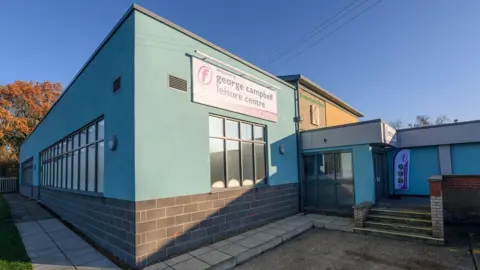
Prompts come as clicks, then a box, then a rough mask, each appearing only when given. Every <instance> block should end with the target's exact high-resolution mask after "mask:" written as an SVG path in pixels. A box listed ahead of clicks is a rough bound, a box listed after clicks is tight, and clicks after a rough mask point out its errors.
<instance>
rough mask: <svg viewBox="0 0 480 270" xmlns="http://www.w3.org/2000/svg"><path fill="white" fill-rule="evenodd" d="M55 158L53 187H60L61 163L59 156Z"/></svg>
mask: <svg viewBox="0 0 480 270" xmlns="http://www.w3.org/2000/svg"><path fill="white" fill-rule="evenodd" d="M55 159H56V160H57V171H56V172H55V187H60V183H61V181H62V174H61V171H62V163H61V160H60V157H59V156H57V157H56V158H55Z"/></svg>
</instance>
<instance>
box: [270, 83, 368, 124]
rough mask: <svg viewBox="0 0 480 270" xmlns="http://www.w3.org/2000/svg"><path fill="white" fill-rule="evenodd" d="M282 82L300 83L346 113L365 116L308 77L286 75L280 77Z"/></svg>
mask: <svg viewBox="0 0 480 270" xmlns="http://www.w3.org/2000/svg"><path fill="white" fill-rule="evenodd" d="M278 77H279V78H281V79H282V80H285V81H287V82H292V81H299V82H300V84H302V85H304V86H306V87H308V88H310V89H312V90H313V91H315V92H316V93H317V94H319V95H321V96H323V97H325V98H326V99H328V100H329V101H331V102H333V103H335V104H337V105H338V106H340V107H342V108H343V109H345V110H346V111H348V112H350V113H351V114H353V115H355V116H357V117H363V116H364V115H363V114H362V113H361V112H359V111H358V110H356V109H355V108H353V107H352V106H350V105H348V104H347V103H346V102H345V101H343V100H341V99H340V98H338V97H336V96H335V95H334V94H332V93H330V92H328V91H327V90H325V89H323V88H322V87H320V86H319V85H318V84H316V83H314V82H313V81H311V80H310V79H308V78H307V77H305V76H303V75H301V74H294V75H284V76H278Z"/></svg>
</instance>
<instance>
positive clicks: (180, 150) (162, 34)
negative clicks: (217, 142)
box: [134, 11, 298, 201]
mask: <svg viewBox="0 0 480 270" xmlns="http://www.w3.org/2000/svg"><path fill="white" fill-rule="evenodd" d="M195 50H200V51H201V52H203V53H206V54H208V55H210V56H212V57H215V58H216V59H218V60H220V61H222V62H224V63H226V64H228V65H231V66H234V67H235V68H238V69H240V70H242V71H244V72H248V73H249V74H252V75H253V76H255V77H257V78H259V79H261V80H264V81H267V82H268V83H270V84H273V85H275V86H277V87H280V89H279V90H277V110H278V122H276V123H274V122H270V121H266V120H262V119H259V118H254V117H250V116H247V115H242V114H238V113H233V112H229V111H226V110H222V109H217V108H214V107H209V106H206V105H202V104H197V103H193V102H192V89H191V85H192V82H191V76H192V67H191V59H192V57H195V56H193V55H196V54H195ZM220 67H221V68H225V67H222V66H220ZM226 69H227V70H228V68H226ZM168 75H173V76H176V77H179V78H182V79H185V80H187V81H188V88H189V89H188V91H187V92H182V91H178V90H174V89H170V88H169V87H168ZM134 100H135V101H134V103H135V128H134V129H135V199H136V200H137V201H139V200H148V199H155V198H162V197H173V196H180V195H189V194H198V193H207V192H210V191H211V187H210V185H211V184H210V165H209V162H210V161H209V121H208V116H209V114H217V115H221V116H225V117H231V118H235V119H239V120H244V121H249V122H253V123H258V124H262V125H265V126H266V131H267V145H268V149H267V171H268V172H267V174H268V176H269V178H268V183H269V184H270V185H278V184H285V183H295V182H298V170H297V168H298V167H297V148H296V137H295V124H294V121H293V119H294V116H295V91H294V88H293V86H290V85H288V84H287V83H286V82H282V81H280V80H279V79H274V78H272V77H269V76H266V75H265V74H263V73H260V72H258V71H257V70H255V69H253V68H251V67H249V66H247V65H245V64H243V63H241V62H239V61H237V60H235V59H233V58H232V57H230V56H228V55H226V54H224V53H222V52H220V51H219V50H217V49H215V48H212V47H211V46H209V45H207V44H205V43H203V42H200V41H199V40H196V39H194V38H192V37H190V36H188V35H186V34H184V33H182V32H180V31H178V30H176V29H174V28H172V27H170V26H168V25H166V24H164V23H162V22H159V21H157V20H156V19H154V18H152V17H150V16H148V15H145V14H143V13H140V12H138V11H135V99H134ZM280 144H283V145H284V146H285V154H284V155H280V154H279V151H278V148H279V146H280Z"/></svg>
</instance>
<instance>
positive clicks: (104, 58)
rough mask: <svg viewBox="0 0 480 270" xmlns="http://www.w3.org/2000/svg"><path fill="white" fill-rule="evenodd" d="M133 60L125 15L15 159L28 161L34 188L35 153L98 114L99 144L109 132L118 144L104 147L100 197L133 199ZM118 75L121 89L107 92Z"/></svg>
mask: <svg viewBox="0 0 480 270" xmlns="http://www.w3.org/2000/svg"><path fill="white" fill-rule="evenodd" d="M133 57H134V16H133V15H130V16H129V17H128V18H127V19H126V21H125V22H124V23H123V24H122V25H121V26H120V27H119V28H118V29H117V30H116V32H115V33H114V35H112V36H111V38H110V39H108V41H107V42H106V43H105V45H104V46H103V47H101V49H100V50H99V51H98V52H97V53H96V55H95V54H94V57H93V58H92V61H90V62H88V63H87V66H86V68H85V69H84V70H83V72H81V73H80V74H79V76H78V77H76V79H74V80H73V82H72V83H71V85H70V86H69V87H68V88H67V89H65V93H64V94H63V95H62V96H61V98H60V99H59V101H58V102H57V104H56V105H55V106H54V107H53V108H52V109H51V111H50V112H49V113H48V114H47V115H46V116H45V118H44V119H43V121H42V122H41V123H40V124H39V125H38V126H37V128H36V129H35V131H34V132H33V133H32V134H31V135H30V136H29V137H28V138H27V139H26V140H25V142H24V143H23V144H22V146H21V149H20V161H21V162H23V161H25V160H27V159H29V158H30V157H33V158H34V164H35V166H34V178H33V184H34V185H35V186H38V185H39V181H40V158H39V154H40V152H41V151H42V150H44V149H45V148H47V147H49V146H50V145H52V144H54V143H56V142H58V141H59V140H61V139H63V138H64V137H66V136H67V135H69V134H71V133H72V132H74V131H76V130H78V129H79V128H82V127H83V126H85V125H87V124H88V123H90V122H91V121H93V120H95V119H97V118H99V117H102V116H103V117H104V119H105V138H106V139H105V141H107V140H108V138H109V137H110V136H111V135H113V134H115V135H116V136H117V138H118V143H119V146H118V149H117V150H116V151H115V152H112V151H109V150H108V148H107V147H105V168H104V169H105V174H104V177H105V182H104V196H106V197H110V198H117V199H124V200H134V195H135V191H134V190H135V185H134V156H133V155H134V143H133V142H134V139H133V138H134V130H133V127H134V124H133V120H134V119H133V100H134V77H133V75H134V60H133ZM66 60H67V61H68V59H66ZM119 76H121V89H120V91H119V92H117V93H116V94H113V91H112V85H113V81H114V80H115V79H116V78H118V77H119Z"/></svg>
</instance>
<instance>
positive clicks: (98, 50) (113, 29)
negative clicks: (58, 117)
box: [20, 5, 134, 147]
mask: <svg viewBox="0 0 480 270" xmlns="http://www.w3.org/2000/svg"><path fill="white" fill-rule="evenodd" d="M133 10H134V7H133V5H131V6H130V7H129V8H128V9H127V11H126V12H125V13H124V14H123V16H122V17H121V18H120V20H118V22H117V23H116V24H115V26H114V27H113V28H112V30H110V32H109V33H108V35H107V36H106V37H105V38H104V39H103V40H102V42H101V43H100V45H98V46H97V48H96V49H95V50H94V51H93V53H92V54H91V55H90V57H89V58H88V59H87V61H86V62H85V63H84V64H83V65H82V67H81V68H80V69H79V70H78V72H77V73H76V74H75V76H73V79H72V80H71V81H70V82H69V83H68V84H67V86H66V87H65V88H64V89H63V91H62V93H61V94H60V96H59V97H58V99H57V100H56V101H55V102H54V103H53V104H52V106H51V107H50V109H48V111H47V113H46V114H45V115H44V116H43V117H42V119H41V120H40V122H38V124H37V125H36V126H35V127H34V128H33V130H32V132H30V134H28V136H27V137H26V138H25V139H24V140H23V142H22V144H20V147H22V145H23V144H24V143H25V142H26V141H27V139H28V138H30V135H32V134H33V133H34V132H35V130H36V129H37V127H38V126H40V124H41V123H42V122H43V120H44V119H45V118H46V117H47V116H48V114H49V113H50V112H51V111H52V110H53V108H54V107H55V106H56V105H57V103H58V102H60V100H61V99H62V97H63V96H64V94H65V93H66V92H67V91H68V90H69V89H70V87H71V86H72V85H73V84H74V83H75V81H77V79H78V77H80V75H81V74H82V73H83V71H84V70H85V69H86V68H87V66H88V65H89V64H90V62H92V60H93V59H94V58H95V56H97V54H98V53H99V52H100V50H101V49H102V48H103V46H105V44H106V43H107V42H108V41H109V40H110V38H111V37H112V36H113V35H114V34H115V32H116V31H117V30H118V28H120V26H121V25H122V24H123V23H124V22H125V20H126V19H127V18H128V17H129V16H130V13H132V11H133Z"/></svg>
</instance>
